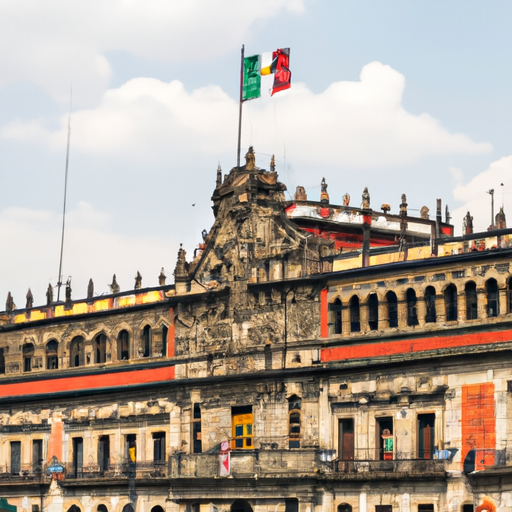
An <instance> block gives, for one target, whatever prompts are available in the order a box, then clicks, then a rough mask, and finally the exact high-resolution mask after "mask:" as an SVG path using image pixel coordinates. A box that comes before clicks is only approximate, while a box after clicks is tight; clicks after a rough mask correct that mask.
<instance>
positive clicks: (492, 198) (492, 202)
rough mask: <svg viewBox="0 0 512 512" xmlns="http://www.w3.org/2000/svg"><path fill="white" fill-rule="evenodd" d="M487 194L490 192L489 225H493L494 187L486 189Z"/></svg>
mask: <svg viewBox="0 0 512 512" xmlns="http://www.w3.org/2000/svg"><path fill="white" fill-rule="evenodd" d="M487 193H488V194H491V227H493V226H494V189H493V188H491V190H488V191H487Z"/></svg>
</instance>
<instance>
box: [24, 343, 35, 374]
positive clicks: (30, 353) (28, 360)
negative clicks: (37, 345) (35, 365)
mask: <svg viewBox="0 0 512 512" xmlns="http://www.w3.org/2000/svg"><path fill="white" fill-rule="evenodd" d="M33 357H34V345H33V344H32V343H26V344H25V345H23V371H24V372H31V371H32V358H33Z"/></svg>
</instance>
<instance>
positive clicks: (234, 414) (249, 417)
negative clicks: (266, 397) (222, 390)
mask: <svg viewBox="0 0 512 512" xmlns="http://www.w3.org/2000/svg"><path fill="white" fill-rule="evenodd" d="M231 421H232V427H233V440H232V443H231V448H232V449H234V450H250V449H252V448H253V437H254V433H253V421H254V418H253V414H252V405H247V406H244V407H233V408H232V409H231Z"/></svg>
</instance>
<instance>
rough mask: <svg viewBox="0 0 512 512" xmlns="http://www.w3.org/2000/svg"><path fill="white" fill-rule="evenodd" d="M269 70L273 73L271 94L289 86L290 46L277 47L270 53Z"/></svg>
mask: <svg viewBox="0 0 512 512" xmlns="http://www.w3.org/2000/svg"><path fill="white" fill-rule="evenodd" d="M272 68H273V69H272ZM262 71H263V70H262ZM271 72H273V73H274V85H273V87H272V96H273V95H274V94H275V93H276V92H279V91H284V90H285V89H289V88H290V87H291V80H292V73H291V71H290V48H279V49H278V50H276V51H275V52H273V53H272V64H271Z"/></svg>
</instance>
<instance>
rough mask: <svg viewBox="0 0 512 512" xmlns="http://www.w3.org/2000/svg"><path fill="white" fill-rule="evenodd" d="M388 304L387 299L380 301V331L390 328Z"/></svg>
mask: <svg viewBox="0 0 512 512" xmlns="http://www.w3.org/2000/svg"><path fill="white" fill-rule="evenodd" d="M388 322H389V319H388V304H387V301H386V298H385V297H384V298H383V299H382V300H379V331H383V330H384V329H388V328H389V323H388Z"/></svg>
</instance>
